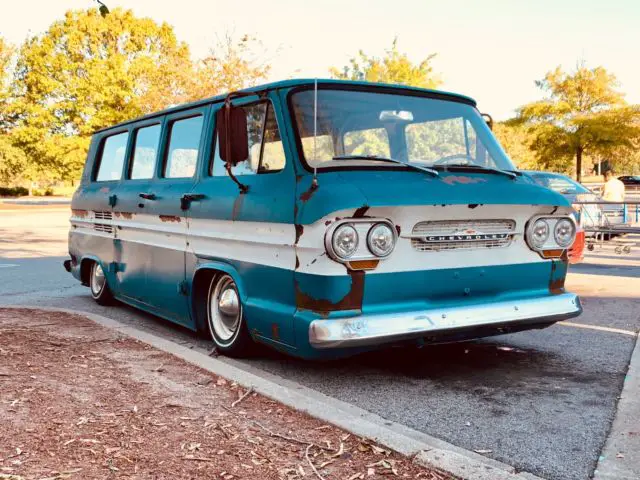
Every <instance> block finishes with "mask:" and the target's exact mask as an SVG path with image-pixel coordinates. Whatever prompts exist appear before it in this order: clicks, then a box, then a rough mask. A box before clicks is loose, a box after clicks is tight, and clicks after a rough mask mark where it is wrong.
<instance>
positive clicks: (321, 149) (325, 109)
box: [291, 87, 514, 170]
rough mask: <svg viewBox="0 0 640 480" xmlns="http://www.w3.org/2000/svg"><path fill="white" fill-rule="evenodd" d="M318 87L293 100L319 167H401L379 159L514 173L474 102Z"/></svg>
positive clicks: (306, 153)
mask: <svg viewBox="0 0 640 480" xmlns="http://www.w3.org/2000/svg"><path fill="white" fill-rule="evenodd" d="M363 88H364V89H363V90H344V89H343V90H340V89H327V88H326V87H323V88H321V89H319V90H318V105H317V120H316V122H317V123H316V127H315V128H316V132H317V134H316V137H315V139H314V135H313V134H314V90H313V89H309V90H303V91H299V92H297V93H294V94H293V95H292V97H291V104H292V109H293V116H294V119H295V122H296V126H297V131H298V134H299V136H300V144H301V147H302V153H303V157H304V158H303V159H302V160H303V162H306V164H307V165H308V166H309V167H311V168H313V167H317V168H326V167H342V168H352V167H354V166H369V167H370V166H372V165H375V166H376V167H377V166H380V167H388V168H395V167H397V165H394V164H393V163H389V162H382V161H376V160H375V157H384V158H391V159H394V160H399V161H401V162H403V163H410V164H413V165H416V166H420V167H430V168H436V169H437V168H442V169H445V168H447V167H451V166H470V167H474V166H475V167H485V168H494V169H495V168H497V169H501V170H514V166H513V164H512V163H511V161H510V160H509V158H508V157H507V155H506V154H505V153H504V151H503V150H502V148H501V147H500V145H499V144H498V142H497V141H496V140H495V137H494V136H493V134H492V133H491V130H490V129H489V127H488V126H487V124H486V122H485V121H484V119H483V118H482V116H481V115H480V113H479V112H478V111H477V110H476V109H475V108H474V107H473V106H471V105H469V104H466V103H462V102H457V101H453V100H452V101H449V100H440V99H436V98H429V97H423V96H414V95H406V94H404V95H403V94H402V93H398V94H395V93H391V94H390V93H386V92H385V93H382V92H380V91H376V89H375V88H368V89H367V88H366V87H363Z"/></svg>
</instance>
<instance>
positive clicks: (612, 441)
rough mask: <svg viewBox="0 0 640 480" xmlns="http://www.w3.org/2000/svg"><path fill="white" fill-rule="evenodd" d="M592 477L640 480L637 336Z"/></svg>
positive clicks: (639, 350)
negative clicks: (613, 414) (608, 429)
mask: <svg viewBox="0 0 640 480" xmlns="http://www.w3.org/2000/svg"><path fill="white" fill-rule="evenodd" d="M593 478H594V480H614V479H615V480H637V479H638V478H640V341H638V336H637V335H636V346H635V348H634V349H633V353H632V354H631V361H630V362H629V369H628V370H627V375H626V377H625V380H624V386H623V388H622V393H621V394H620V401H619V402H618V408H617V411H616V416H615V418H614V420H613V425H612V426H611V431H610V432H609V436H608V437H607V441H606V443H605V445H604V448H603V449H602V453H601V454H600V459H599V460H598V465H597V467H596V470H595V472H594V474H593Z"/></svg>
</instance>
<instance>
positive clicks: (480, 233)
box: [411, 220, 516, 252]
mask: <svg viewBox="0 0 640 480" xmlns="http://www.w3.org/2000/svg"><path fill="white" fill-rule="evenodd" d="M515 228H516V222H514V221H513V220H433V221H426V222H420V223H417V224H416V225H415V226H414V227H413V231H412V232H411V245H412V246H413V248H415V249H416V250H418V251H420V252H427V251H442V250H460V249H463V250H471V249H484V248H501V247H506V246H507V245H509V244H510V243H511V240H512V239H513V235H514V233H515Z"/></svg>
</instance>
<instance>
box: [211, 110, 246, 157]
mask: <svg viewBox="0 0 640 480" xmlns="http://www.w3.org/2000/svg"><path fill="white" fill-rule="evenodd" d="M216 125H217V130H218V141H219V142H220V146H219V150H220V158H222V160H223V161H225V162H226V163H229V164H231V165H232V166H235V165H237V164H238V163H240V162H244V161H245V160H246V159H247V158H249V139H248V134H247V114H246V113H245V111H244V109H243V108H240V107H234V106H233V105H231V103H230V102H226V103H225V105H224V107H222V108H221V109H220V110H218V113H217V114H216Z"/></svg>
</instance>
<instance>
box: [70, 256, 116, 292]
mask: <svg viewBox="0 0 640 480" xmlns="http://www.w3.org/2000/svg"><path fill="white" fill-rule="evenodd" d="M86 260H91V261H93V262H96V263H99V264H100V266H101V267H102V270H103V271H104V272H105V273H108V272H109V268H108V267H106V266H105V265H104V262H103V261H102V260H100V259H99V258H98V257H97V256H96V255H93V254H89V255H83V256H82V257H81V258H80V261H79V262H78V263H77V267H76V269H77V277H76V278H77V279H78V280H80V281H81V282H82V284H83V285H85V286H89V283H88V281H85V279H83V278H82V264H83V263H84V262H85V261H86ZM71 268H72V270H73V267H71ZM72 274H73V272H72ZM74 276H75V275H74ZM87 280H88V279H87Z"/></svg>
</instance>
